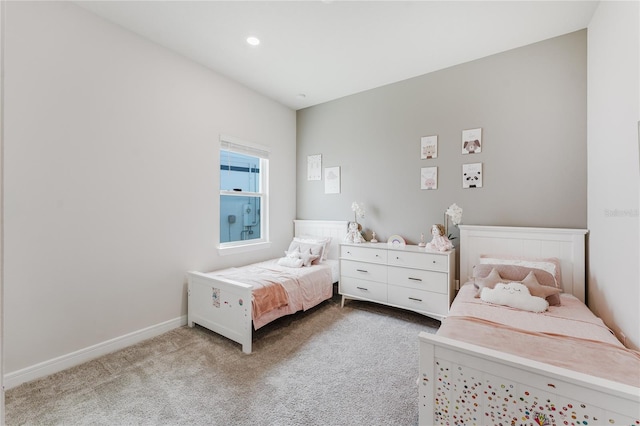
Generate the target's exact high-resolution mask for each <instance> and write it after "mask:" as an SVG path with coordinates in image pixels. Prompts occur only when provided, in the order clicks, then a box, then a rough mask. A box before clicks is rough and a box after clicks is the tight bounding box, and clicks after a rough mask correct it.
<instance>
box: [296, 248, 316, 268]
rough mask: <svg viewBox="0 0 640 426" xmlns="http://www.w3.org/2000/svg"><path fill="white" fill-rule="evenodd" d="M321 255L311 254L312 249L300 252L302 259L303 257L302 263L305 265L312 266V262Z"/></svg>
mask: <svg viewBox="0 0 640 426" xmlns="http://www.w3.org/2000/svg"><path fill="white" fill-rule="evenodd" d="M319 257H320V255H318V254H311V250H308V251H306V252H300V259H302V263H303V265H304V266H311V265H312V262H313V261H314V260H316V259H318V258H319Z"/></svg>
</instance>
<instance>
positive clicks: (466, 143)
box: [462, 127, 482, 154]
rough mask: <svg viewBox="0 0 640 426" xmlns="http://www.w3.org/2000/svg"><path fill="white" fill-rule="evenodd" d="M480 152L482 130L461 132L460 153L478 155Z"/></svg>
mask: <svg viewBox="0 0 640 426" xmlns="http://www.w3.org/2000/svg"><path fill="white" fill-rule="evenodd" d="M481 152H482V128H481V127H480V128H478V129H469V130H463V131H462V153H463V154H479V153H481Z"/></svg>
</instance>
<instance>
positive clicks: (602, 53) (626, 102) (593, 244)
mask: <svg viewBox="0 0 640 426" xmlns="http://www.w3.org/2000/svg"><path fill="white" fill-rule="evenodd" d="M639 13H640V11H639V4H638V2H613V1H611V2H610V1H604V2H600V5H599V6H598V9H597V10H596V12H595V13H594V16H593V18H592V20H591V22H590V24H589V28H588V212H587V213H588V227H589V230H590V235H589V260H588V262H589V282H588V285H589V293H588V297H589V305H590V306H591V308H592V310H593V311H594V312H595V313H596V314H598V315H599V316H600V317H601V318H603V319H604V321H605V322H606V323H607V325H609V327H612V328H613V329H614V331H616V332H617V333H618V335H619V337H621V334H620V333H623V334H624V335H626V337H627V344H628V345H629V346H631V347H635V348H637V347H638V346H640V315H639V313H638V312H639V309H638V307H640V274H639V271H638V260H639V259H640V251H639V249H638V246H639V244H638V243H639V242H638V235H639V228H640V227H639V226H638V225H639V221H640V218H639V214H638V193H639V179H638V174H639V171H638V120H639V119H640V108H639V98H638V94H639V90H640V88H639V87H638V86H639V83H638V80H639V77H638V76H640V67H639V66H638V61H639V58H640V55H639V50H640V46H639V43H640V41H639V40H640V37H639V35H640V34H639V32H638V31H639V29H640V25H639V21H640V19H639Z"/></svg>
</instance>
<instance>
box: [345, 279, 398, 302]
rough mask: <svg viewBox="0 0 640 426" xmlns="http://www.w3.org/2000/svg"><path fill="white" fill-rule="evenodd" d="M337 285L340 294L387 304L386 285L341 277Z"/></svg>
mask: <svg viewBox="0 0 640 426" xmlns="http://www.w3.org/2000/svg"><path fill="white" fill-rule="evenodd" d="M339 285H340V294H343V295H347V296H353V297H358V298H362V299H368V300H373V301H376V302H383V303H386V302H387V285H386V284H384V283H378V282H374V281H367V280H361V279H358V278H351V277H345V276H343V277H342V279H341V280H340V284H339Z"/></svg>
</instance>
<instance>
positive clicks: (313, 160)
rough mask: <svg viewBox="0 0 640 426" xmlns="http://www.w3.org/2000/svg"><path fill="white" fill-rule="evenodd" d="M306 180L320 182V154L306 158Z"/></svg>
mask: <svg viewBox="0 0 640 426" xmlns="http://www.w3.org/2000/svg"><path fill="white" fill-rule="evenodd" d="M307 180H322V154H315V155H308V156H307Z"/></svg>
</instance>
